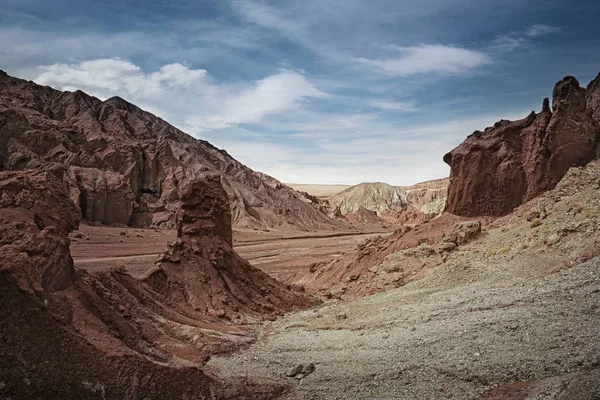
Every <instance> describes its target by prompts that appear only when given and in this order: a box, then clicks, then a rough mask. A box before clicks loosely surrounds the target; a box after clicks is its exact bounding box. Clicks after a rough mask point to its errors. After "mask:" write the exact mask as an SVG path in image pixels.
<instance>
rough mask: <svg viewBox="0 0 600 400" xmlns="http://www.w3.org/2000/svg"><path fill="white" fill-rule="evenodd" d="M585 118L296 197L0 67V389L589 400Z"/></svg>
mask: <svg viewBox="0 0 600 400" xmlns="http://www.w3.org/2000/svg"><path fill="white" fill-rule="evenodd" d="M550 104H552V106H550ZM599 112H600V74H599V75H598V77H597V78H596V79H594V80H593V81H592V82H591V83H590V84H589V85H587V87H586V88H582V87H580V85H579V82H577V80H576V79H575V78H573V77H566V78H564V79H562V80H561V81H559V82H558V83H557V84H556V86H555V88H554V91H553V99H552V102H551V103H550V100H548V99H545V100H544V101H543V104H542V110H541V112H539V113H535V112H532V113H531V114H530V115H529V116H527V117H526V118H524V119H522V120H518V121H500V122H498V123H496V124H495V125H494V126H493V127H490V128H486V129H485V130H484V131H476V132H474V133H473V134H472V135H470V136H468V137H467V138H466V139H465V141H464V142H463V143H462V144H460V145H459V146H458V147H456V148H455V149H454V150H452V151H450V152H449V153H448V154H447V155H446V156H445V157H444V161H445V162H446V163H447V164H448V165H449V166H450V170H451V172H450V177H449V178H447V179H439V180H436V181H429V182H423V183H420V184H417V185H413V186H410V187H401V186H392V185H388V184H385V183H362V184H359V185H356V186H352V187H345V186H342V185H337V186H335V187H327V188H324V187H321V188H319V187H317V186H315V185H307V186H306V185H305V186H303V185H294V184H291V185H286V184H283V183H281V182H279V181H277V180H276V179H275V178H271V177H269V176H267V175H265V174H262V173H260V172H255V171H253V170H251V169H250V168H248V167H246V166H244V165H243V164H241V163H239V162H238V161H236V160H235V159H233V158H232V157H231V156H229V155H228V153H227V152H226V151H224V150H219V149H217V148H216V147H214V146H212V145H211V144H210V143H208V142H205V141H202V140H198V139H194V138H192V137H191V136H188V135H186V134H185V133H183V132H182V131H180V130H178V129H177V128H175V127H173V126H171V125H169V124H168V123H167V122H165V121H163V120H161V119H160V118H158V117H156V116H154V115H152V114H150V113H148V112H145V111H143V110H141V109H139V108H138V107H136V106H134V105H133V104H130V103H128V102H126V101H125V100H123V99H120V98H112V99H108V100H105V101H101V100H99V99H97V98H94V97H91V96H89V95H87V94H85V93H83V92H80V91H77V92H60V91H57V90H55V89H52V88H49V87H44V86H39V85H37V84H35V83H33V82H27V81H24V80H20V79H17V78H13V77H10V76H8V75H7V74H5V73H0V258H1V260H2V262H1V264H0V296H1V297H0V319H1V320H2V321H3V323H2V324H1V326H0V334H1V338H2V340H1V341H0V355H1V356H2V357H0V397H3V398H13V399H20V398H36V397H51V398H81V397H84V398H98V399H103V398H126V399H138V398H206V399H214V398H217V399H244V398H246V399H277V398H279V399H309V398H318V399H321V398H323V399H336V398H340V399H342V398H390V399H395V398H410V399H432V398H453V399H482V400H492V399H515V400H516V399H528V398H553V399H565V400H566V399H582V400H585V399H589V400H594V399H597V398H598V396H600V386H598V381H599V380H600V347H599V346H600V345H599V344H600V337H599V336H598V321H599V320H600V307H599V304H600V291H599V290H598V287H599V285H600V235H599V234H598V232H600V160H599V156H600V114H599ZM295 189H296V190H295Z"/></svg>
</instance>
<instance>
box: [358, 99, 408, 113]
mask: <svg viewBox="0 0 600 400" xmlns="http://www.w3.org/2000/svg"><path fill="white" fill-rule="evenodd" d="M369 104H370V105H371V106H373V107H376V108H379V109H381V110H385V111H399V112H414V111H418V108H417V107H415V105H414V104H413V103H412V102H408V101H386V100H371V101H369Z"/></svg>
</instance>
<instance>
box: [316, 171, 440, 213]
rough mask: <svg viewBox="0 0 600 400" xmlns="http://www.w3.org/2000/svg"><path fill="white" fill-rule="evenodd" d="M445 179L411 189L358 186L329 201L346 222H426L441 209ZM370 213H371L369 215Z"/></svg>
mask: <svg viewBox="0 0 600 400" xmlns="http://www.w3.org/2000/svg"><path fill="white" fill-rule="evenodd" d="M447 185H448V179H438V180H435V181H429V182H423V183H419V184H416V185H414V186H406V187H403V186H392V185H388V184H387V183H381V182H376V183H361V184H358V185H355V186H351V187H349V188H348V189H346V190H343V191H342V192H340V193H338V194H336V195H334V196H332V197H330V198H328V201H329V204H330V207H331V208H333V210H334V212H333V213H334V214H338V215H341V216H344V217H345V218H346V219H349V220H358V221H364V222H373V216H375V218H376V217H379V219H380V220H382V221H387V222H391V223H405V222H409V221H419V220H427V219H431V218H433V217H436V216H437V215H439V214H440V213H441V212H442V211H443V209H444V203H445V200H446V188H447ZM368 212H371V213H368Z"/></svg>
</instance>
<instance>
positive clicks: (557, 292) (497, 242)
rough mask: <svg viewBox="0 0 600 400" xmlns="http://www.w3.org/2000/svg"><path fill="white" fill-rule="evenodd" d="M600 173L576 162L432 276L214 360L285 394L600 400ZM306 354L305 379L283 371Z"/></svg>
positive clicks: (310, 315)
mask: <svg viewBox="0 0 600 400" xmlns="http://www.w3.org/2000/svg"><path fill="white" fill-rule="evenodd" d="M599 178H600V170H599V169H598V168H597V167H592V168H587V169H585V170H579V169H572V170H571V171H570V172H569V174H568V175H567V176H566V177H565V178H564V179H563V181H562V182H561V183H560V184H559V186H558V187H557V188H556V189H555V190H553V191H551V192H549V193H548V194H547V195H544V196H542V197H541V198H539V199H536V200H535V201H533V202H530V203H528V204H525V205H524V206H523V207H521V208H520V209H518V210H517V211H516V212H515V213H513V214H511V215H509V216H507V217H504V218H502V219H500V220H497V221H495V222H494V223H492V224H490V225H489V226H486V227H484V228H485V231H484V232H483V233H482V235H481V237H480V238H479V239H478V240H476V241H474V242H471V243H469V244H467V245H464V246H459V248H458V250H455V251H452V252H450V253H448V255H447V259H446V260H445V261H444V262H443V263H442V264H440V265H438V266H435V267H429V268H430V269H429V271H428V273H427V274H426V275H425V277H424V278H422V279H420V280H417V281H413V282H411V283H409V284H407V285H405V286H403V287H401V288H397V289H392V290H389V291H387V292H384V293H380V294H376V295H373V296H369V297H364V298H361V299H358V300H355V301H351V302H343V301H339V300H332V301H329V302H328V303H327V304H326V305H325V306H323V307H321V308H315V309H313V310H310V311H304V312H299V313H295V314H292V315H288V316H287V317H285V318H283V319H281V320H278V321H276V322H273V323H268V324H266V325H264V326H263V328H262V333H261V338H260V340H259V341H258V342H257V343H256V344H254V345H253V346H252V347H250V348H249V349H248V350H246V351H242V352H239V353H237V354H233V355H231V356H228V357H218V358H213V359H212V361H211V362H210V365H211V366H213V367H214V368H215V370H216V371H219V372H220V373H222V374H225V375H232V376H248V377H264V378H268V377H271V378H273V379H276V380H279V381H288V382H294V381H297V382H298V383H297V388H296V391H295V392H290V393H289V394H288V397H289V398H301V399H345V398H350V397H351V398H360V399H371V398H377V399H445V398H453V399H476V398H488V399H511V398H513V399H526V398H533V399H564V400H567V399H596V398H598V395H600V387H599V386H598V382H599V380H600V364H599V363H600V335H599V327H600V326H599V325H598V321H599V320H600V307H599V305H600V257H598V255H599V254H600V236H599V235H598V231H599V230H600V217H599V214H598V210H599V207H600V192H599V191H598V189H599V187H600V186H599V185H600V180H599ZM540 209H541V210H543V215H542V217H543V218H538V217H535V218H533V219H531V217H529V216H530V215H531V214H532V213H533V215H534V216H535V215H536V214H537V213H539V211H538V210H540ZM536 218H537V219H536ZM527 219H531V221H528V220H527ZM413 256H414V257H416V258H419V259H420V260H421V262H422V263H423V264H424V265H427V264H428V263H429V262H430V260H429V259H430V258H435V256H434V255H426V254H418V253H415V254H414V255H413ZM392 258H393V257H388V260H387V262H393V260H392ZM397 262H399V261H397ZM434 265H435V264H434ZM399 267H400V268H402V265H400V266H399ZM309 363H313V364H314V365H315V371H314V372H313V373H311V374H309V375H307V376H306V377H304V378H302V379H298V380H296V379H293V378H288V377H286V376H285V374H286V373H287V372H288V371H289V370H290V369H291V368H293V367H295V366H296V365H298V364H304V365H306V364H309Z"/></svg>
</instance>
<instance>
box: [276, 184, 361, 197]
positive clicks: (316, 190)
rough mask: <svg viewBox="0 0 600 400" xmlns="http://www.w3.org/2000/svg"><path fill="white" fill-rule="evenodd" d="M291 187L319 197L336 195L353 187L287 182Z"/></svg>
mask: <svg viewBox="0 0 600 400" xmlns="http://www.w3.org/2000/svg"><path fill="white" fill-rule="evenodd" d="M286 185H288V186H289V187H291V188H292V189H294V190H298V191H300V192H306V193H308V194H310V195H312V196H315V197H318V198H322V199H324V198H327V197H331V196H335V195H336V194H338V193H339V192H341V191H344V190H346V189H348V188H349V187H351V185H316V184H307V183H286Z"/></svg>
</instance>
